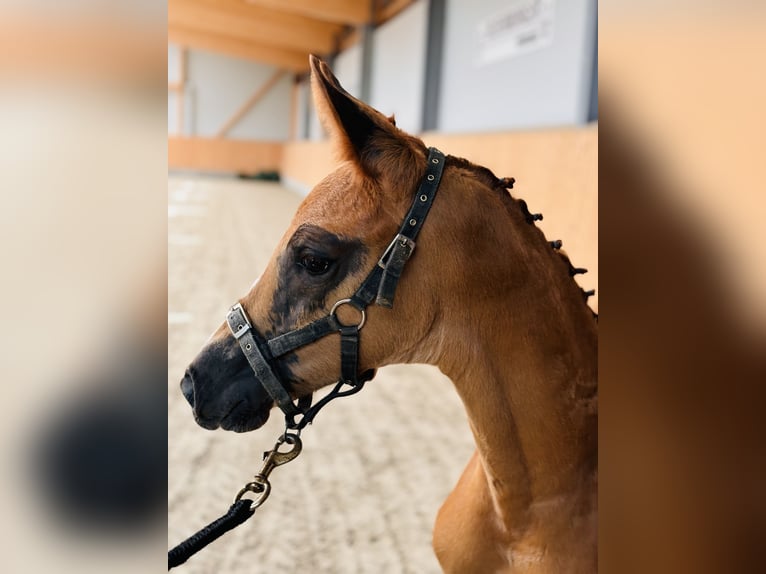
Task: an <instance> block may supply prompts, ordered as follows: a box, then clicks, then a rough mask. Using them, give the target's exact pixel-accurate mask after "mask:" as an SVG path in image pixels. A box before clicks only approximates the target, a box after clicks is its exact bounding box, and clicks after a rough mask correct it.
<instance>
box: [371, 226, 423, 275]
mask: <svg viewBox="0 0 766 574" xmlns="http://www.w3.org/2000/svg"><path fill="white" fill-rule="evenodd" d="M397 243H398V245H397ZM394 249H400V250H402V251H403V252H404V255H405V257H404V259H405V260H407V259H409V258H410V255H412V252H413V251H414V250H415V242H414V241H413V240H412V239H410V238H409V237H407V236H406V235H402V234H401V233H397V234H396V237H394V239H393V241H391V243H389V244H388V247H386V250H385V251H384V252H383V255H381V256H380V259H378V267H380V268H381V269H385V268H386V266H387V265H388V261H389V259H390V258H391V253H392V252H393V251H394Z"/></svg>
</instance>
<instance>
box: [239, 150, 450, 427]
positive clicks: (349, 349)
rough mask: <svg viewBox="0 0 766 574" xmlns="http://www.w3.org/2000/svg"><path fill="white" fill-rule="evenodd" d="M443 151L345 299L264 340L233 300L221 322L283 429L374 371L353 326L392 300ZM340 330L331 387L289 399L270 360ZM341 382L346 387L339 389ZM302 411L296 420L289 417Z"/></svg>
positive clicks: (434, 154) (356, 387) (433, 157)
mask: <svg viewBox="0 0 766 574" xmlns="http://www.w3.org/2000/svg"><path fill="white" fill-rule="evenodd" d="M444 160H445V157H444V154H443V153H442V152H440V151H439V150H438V149H436V148H429V153H428V166H427V168H426V174H425V176H424V177H423V180H422V181H421V183H420V187H419V188H418V191H417V193H416V194H415V198H414V200H413V202H412V206H411V207H410V210H409V212H408V213H407V216H406V217H405V218H404V221H403V222H402V225H401V226H400V227H399V233H397V234H396V237H394V239H393V241H391V244H390V245H389V246H388V248H386V250H385V251H384V252H383V255H382V256H381V257H380V259H379V260H378V263H377V265H375V267H374V268H373V270H372V271H370V273H369V275H367V278H366V279H365V280H364V281H363V282H362V284H361V286H360V287H359V289H357V290H356V292H355V293H354V294H353V295H352V296H351V297H350V298H348V299H341V300H339V301H337V302H336V303H335V304H334V305H333V306H332V309H331V310H330V313H329V314H328V315H326V316H324V317H322V318H321V319H317V320H316V321H313V322H311V323H309V324H308V325H306V326H305V327H301V328H300V329H295V330H293V331H289V332H287V333H284V334H283V335H278V336H276V337H274V338H272V339H269V340H263V339H262V338H261V337H260V336H258V334H257V333H256V331H255V329H253V326H252V325H251V323H250V320H249V319H248V317H247V314H246V313H245V310H244V309H243V308H242V305H241V304H240V303H237V304H236V305H234V306H233V307H232V308H231V309H230V310H229V313H228V315H226V322H227V323H228V325H229V329H231V332H232V334H233V335H234V338H235V339H237V341H238V342H239V345H240V347H242V351H243V352H244V354H245V357H246V358H247V361H248V363H250V366H251V367H252V369H253V371H254V372H255V376H256V377H257V378H258V380H259V381H261V383H262V384H263V387H264V388H265V389H266V392H267V393H269V395H270V396H271V398H272V399H274V402H275V403H276V404H277V405H278V406H279V408H280V409H282V412H284V413H285V421H286V424H287V428H289V429H302V428H303V427H305V426H306V425H307V424H309V423H310V422H311V421H312V420H313V419H314V416H316V414H317V412H318V411H319V409H321V408H322V407H323V406H324V405H325V404H327V403H328V402H329V401H330V400H332V399H334V398H336V397H340V396H347V395H351V394H354V393H356V392H359V391H360V390H361V389H362V387H363V386H364V383H366V382H367V381H369V380H370V379H371V378H372V377H373V376H374V371H365V372H364V373H362V374H359V372H358V370H359V365H358V363H359V331H361V329H362V327H364V324H365V321H366V319H367V315H366V312H365V310H366V309H367V307H368V306H369V305H371V304H372V302H373V301H375V304H376V305H380V306H381V307H387V308H389V309H390V308H391V307H393V305H394V295H395V292H396V286H397V284H398V282H399V278H400V277H401V274H402V271H403V270H404V265H405V263H407V261H408V260H409V258H410V256H411V255H412V252H413V250H414V249H415V238H416V237H417V235H418V232H419V231H420V228H421V227H422V226H423V222H424V221H425V219H426V216H427V215H428V211H429V210H430V209H431V204H432V203H433V200H434V197H435V195H436V191H437V190H438V189H439V182H440V181H441V176H442V171H443V170H444ZM343 305H350V306H351V307H353V308H354V309H356V310H357V311H359V313H360V314H361V318H360V319H359V323H358V324H356V325H343V324H342V323H341V322H340V321H339V320H338V317H337V311H338V309H339V308H340V307H342V306H343ZM336 332H338V333H340V340H341V343H340V359H341V378H340V380H339V381H338V383H337V384H336V385H335V388H334V389H333V390H332V391H331V392H330V393H329V394H328V395H327V396H325V397H324V398H323V399H322V400H321V401H319V402H318V403H317V404H316V405H314V406H313V407H312V406H311V395H309V396H307V397H303V398H301V399H300V400H299V401H298V402H297V404H296V403H293V401H292V399H291V398H290V395H289V394H288V392H287V390H286V389H285V386H284V385H283V384H282V382H281V381H280V379H279V376H278V375H277V373H276V372H275V370H274V366H273V363H274V360H275V359H277V358H278V357H281V356H283V355H286V354H287V353H289V352H291V351H294V350H295V349H298V348H300V347H303V346H305V345H308V344H309V343H313V342H314V341H316V340H318V339H321V338H322V337H325V336H327V335H329V334H331V333H336ZM344 385H348V386H350V387H351V388H350V389H348V390H346V391H343V390H342V388H343V386H344ZM298 415H302V417H301V419H300V420H299V421H297V422H296V420H295V417H297V416H298Z"/></svg>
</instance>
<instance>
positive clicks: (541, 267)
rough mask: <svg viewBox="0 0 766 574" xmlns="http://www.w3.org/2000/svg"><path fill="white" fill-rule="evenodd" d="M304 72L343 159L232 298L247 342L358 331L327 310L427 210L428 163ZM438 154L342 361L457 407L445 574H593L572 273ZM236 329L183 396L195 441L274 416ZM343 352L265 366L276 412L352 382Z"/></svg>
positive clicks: (499, 186) (590, 373) (401, 137)
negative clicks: (462, 447) (399, 374)
mask: <svg viewBox="0 0 766 574" xmlns="http://www.w3.org/2000/svg"><path fill="white" fill-rule="evenodd" d="M311 70H312V88H313V95H314V100H315V103H316V107H317V110H318V113H319V115H320V118H321V120H322V122H323V124H324V126H325V128H326V129H327V130H328V131H329V132H330V135H331V137H332V138H333V140H334V142H335V143H336V144H337V147H338V149H339V152H340V157H341V159H342V160H343V162H342V163H341V165H340V167H339V168H338V169H337V170H336V171H334V172H333V173H331V174H330V175H329V176H327V177H326V178H325V179H324V180H323V181H322V182H321V183H319V184H318V185H317V186H316V187H315V188H314V190H313V191H312V192H311V193H310V194H309V195H308V197H307V198H306V199H305V201H304V202H303V203H302V204H301V206H300V207H299V209H298V211H297V213H296V215H295V217H294V219H293V222H292V224H291V226H290V228H289V229H288V230H287V232H286V233H285V235H284V237H283V239H282V241H281V242H280V244H279V245H278V246H277V249H276V252H275V254H274V256H273V257H272V259H271V261H270V263H269V264H268V266H267V268H266V270H265V272H264V273H263V275H262V276H261V277H260V279H259V280H258V281H257V282H256V283H255V284H254V285H253V287H252V289H251V290H250V292H249V293H248V294H247V295H245V296H244V297H243V298H242V299H241V300H240V301H239V303H240V304H241V312H242V313H243V314H244V316H245V317H249V319H250V321H251V322H252V331H253V332H254V333H257V334H259V335H260V336H261V337H264V338H266V339H271V340H272V341H273V338H274V337H276V336H279V335H281V334H284V333H286V332H289V331H292V330H295V329H300V328H302V327H304V326H306V325H308V324H311V323H312V322H319V320H320V318H327V317H328V314H329V316H330V317H333V318H335V319H334V320H336V321H337V322H336V323H334V324H335V325H336V326H337V325H338V324H343V325H348V324H351V325H357V324H358V323H359V322H360V320H361V315H360V311H358V310H355V309H354V307H357V309H358V308H359V306H357V305H351V304H344V305H342V306H340V308H338V309H337V311H335V312H334V313H331V312H330V309H331V307H333V304H334V303H336V302H338V301H341V300H343V299H345V298H348V297H350V296H351V294H352V293H354V292H355V291H356V290H357V289H358V288H359V286H360V284H362V282H363V281H364V280H365V278H366V277H367V276H368V274H370V273H371V270H375V268H376V265H377V264H378V262H379V259H380V257H381V254H383V253H384V252H387V248H389V245H390V244H391V239H392V237H394V236H395V235H396V234H397V230H398V229H399V227H400V225H401V224H402V221H403V220H405V222H406V218H405V214H407V213H408V210H409V209H410V206H411V205H412V204H413V202H415V203H417V199H418V197H423V196H422V195H421V196H419V195H418V194H420V193H421V192H420V191H416V190H419V186H420V185H421V181H422V180H424V179H425V176H426V174H430V173H431V172H429V171H427V169H430V168H429V165H428V163H429V162H430V161H433V160H432V159H429V157H433V156H429V150H428V149H427V148H426V146H425V145H424V144H423V142H421V141H420V140H419V139H417V138H415V137H413V136H410V135H408V134H406V133H404V132H402V131H401V130H399V129H398V128H396V127H395V125H394V122H393V120H390V119H388V118H386V117H385V116H383V115H382V114H380V113H379V112H377V111H376V110H374V109H372V108H370V107H369V106H367V105H366V104H364V103H362V102H360V101H358V100H356V99H355V98H353V97H352V96H350V95H349V94H348V93H347V92H345V90H343V88H341V86H340V84H339V83H338V81H337V79H336V78H335V77H334V76H333V75H332V73H331V72H330V70H329V68H328V67H327V66H326V65H325V64H324V63H323V62H321V61H320V60H318V59H317V58H314V57H313V56H312V58H311ZM439 157H441V158H442V161H443V163H444V165H443V172H440V174H441V182H440V183H438V181H437V183H438V194H437V195H436V196H435V198H433V203H432V208H431V210H430V213H429V215H428V219H427V220H426V221H425V222H424V223H423V227H422V231H421V232H420V234H419V236H418V237H417V242H416V245H417V249H416V250H415V251H414V253H412V257H411V258H410V259H409V261H408V262H407V266H406V267H405V268H404V271H403V274H402V276H401V281H400V282H398V288H397V290H396V300H395V304H393V306H392V307H391V308H388V307H389V305H386V304H381V303H380V300H378V305H375V304H372V305H370V306H369V307H368V308H367V309H366V321H365V324H364V326H363V329H362V328H361V327H360V329H359V331H358V333H357V336H358V358H357V360H358V364H357V363H354V364H355V365H357V369H358V372H359V373H365V378H366V377H369V376H370V375H371V374H372V373H374V369H376V368H377V367H380V366H383V365H388V364H393V363H430V364H432V365H437V366H438V367H439V368H440V369H441V371H442V372H444V373H445V374H446V375H447V376H448V377H449V378H450V379H452V381H453V382H454V385H455V388H456V390H457V392H458V394H459V395H460V398H461V399H462V401H463V403H464V404H465V408H466V411H467V414H468V418H469V420H470V426H471V430H472V432H473V434H474V438H475V441H476V452H475V454H474V456H473V458H472V459H471V461H470V462H469V463H468V466H467V468H466V469H465V471H464V473H463V475H462V477H461V478H460V480H459V482H458V484H457V486H456V487H455V489H454V491H453V492H452V493H451V494H450V496H449V497H448V499H447V500H446V502H445V503H444V505H443V507H442V509H441V510H440V512H439V515H438V517H437V520H436V525H435V528H434V537H433V544H434V550H435V551H436V555H437V557H438V559H439V561H440V563H441V566H442V568H443V569H444V571H445V572H459V573H466V572H477V573H486V572H529V573H532V572H534V573H561V572H578V573H584V572H595V571H596V569H597V559H596V534H597V528H596V499H597V497H596V493H597V411H598V407H597V396H598V391H597V382H596V377H597V366H596V365H597V328H596V321H595V320H594V316H593V314H592V312H591V310H590V309H589V308H588V306H587V305H586V303H585V302H584V297H583V292H582V290H581V289H580V288H579V287H578V286H577V284H576V283H575V281H574V280H573V279H572V275H573V274H574V273H576V272H578V271H580V270H577V269H574V268H573V267H572V266H571V265H570V264H569V261H568V259H567V258H566V256H565V255H563V254H562V253H561V252H559V251H558V250H556V249H555V247H556V246H554V247H552V246H551V243H549V242H548V241H547V240H546V239H545V237H544V235H543V233H542V232H541V231H540V230H539V229H538V228H537V227H535V225H534V216H531V215H530V214H529V212H528V211H527V209H526V205H525V204H524V203H523V202H522V201H519V200H515V199H513V198H512V197H511V195H510V194H509V193H508V191H507V189H506V188H507V187H509V186H510V185H512V181H511V180H498V179H497V178H496V177H495V176H494V175H493V174H492V173H491V172H490V171H489V170H487V169H486V168H482V167H478V166H475V165H473V164H471V163H469V162H468V161H466V160H462V159H458V158H454V157H451V156H447V158H446V161H444V157H443V156H439ZM434 163H436V162H434ZM429 177H430V176H429ZM421 189H422V188H421ZM424 201H425V200H424ZM410 221H412V220H410ZM388 255H389V256H391V252H390V251H389V252H388ZM407 256H409V253H408V254H407ZM585 299H587V297H586V298H585ZM389 303H391V301H389ZM336 315H337V317H336ZM236 322H237V321H235V323H236ZM236 330H237V325H236V324H232V323H231V320H230V322H229V324H227V323H224V324H223V325H221V327H220V328H219V329H218V330H217V331H216V333H214V335H213V337H212V338H211V340H210V341H209V342H208V343H207V345H206V346H205V347H204V348H203V349H202V351H201V352H200V354H199V355H198V356H197V358H196V359H195V360H194V361H193V362H192V364H191V365H190V366H189V369H188V370H187V373H186V375H185V377H184V380H183V381H182V383H181V386H182V389H183V392H184V395H185V396H186V397H187V399H188V400H189V402H190V403H191V404H192V406H193V408H194V416H195V417H196V420H197V422H198V423H199V424H200V425H202V426H204V427H206V428H211V429H213V428H217V427H219V426H221V427H223V428H225V429H229V430H234V431H238V432H244V431H249V430H253V429H256V428H258V427H260V426H261V425H263V423H264V422H265V421H266V419H267V418H268V417H269V412H270V410H271V409H272V407H273V406H274V404H275V399H276V400H277V402H279V403H280V406H281V407H283V410H284V404H283V403H284V401H282V400H280V399H279V396H275V394H274V392H272V391H269V392H267V390H266V388H265V387H268V386H269V384H268V382H267V381H265V380H264V379H265V378H266V375H265V374H264V371H262V370H261V371H259V370H257V369H256V371H257V373H258V374H257V375H256V379H258V381H260V383H261V384H258V383H257V382H254V380H253V370H252V369H251V367H250V365H249V364H248V361H250V360H251V359H250V357H248V358H247V359H246V358H245V354H244V353H243V351H244V348H245V346H244V344H242V349H240V346H239V344H240V342H241V341H239V338H240V337H241V334H238V337H237V338H236V339H235V337H234V336H233V334H232V332H233V331H236ZM325 334H326V333H325ZM272 341H269V344H271V342H272ZM340 341H341V336H340V334H338V333H337V332H333V333H331V334H327V336H321V337H319V338H317V339H315V340H314V339H312V340H311V341H310V342H308V343H304V344H303V345H302V346H300V347H299V348H297V349H293V350H290V351H288V352H287V353H286V354H283V355H281V356H276V355H275V356H274V357H270V358H268V359H265V361H266V363H267V366H266V367H264V368H265V369H266V371H268V372H269V373H271V374H273V375H275V380H279V381H280V384H281V385H283V386H284V388H285V389H286V393H285V394H283V395H282V398H291V399H296V398H302V397H303V398H304V403H303V405H305V398H306V397H308V396H310V395H311V394H312V393H314V391H316V390H318V389H319V388H321V387H323V386H326V385H328V384H330V383H332V382H333V381H337V380H338V377H339V373H340V372H341V370H342V369H343V372H344V375H343V376H344V377H346V374H345V373H346V372H347V369H348V365H343V366H342V365H341V361H340V359H339V357H340V354H339V351H338V350H339V348H340V346H341V342H340ZM248 345H249V344H248ZM258 345H260V344H258ZM344 345H345V343H344ZM248 348H250V347H249V346H248ZM355 354H356V352H355ZM343 362H344V363H346V361H345V359H344V361H343ZM355 376H356V372H355V373H354V377H355ZM272 397H275V398H272ZM288 404H290V403H289V402H288Z"/></svg>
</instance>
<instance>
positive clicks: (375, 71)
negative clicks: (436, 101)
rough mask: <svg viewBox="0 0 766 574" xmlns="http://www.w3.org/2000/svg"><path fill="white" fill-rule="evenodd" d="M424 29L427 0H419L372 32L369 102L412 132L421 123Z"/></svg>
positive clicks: (425, 36)
mask: <svg viewBox="0 0 766 574" xmlns="http://www.w3.org/2000/svg"><path fill="white" fill-rule="evenodd" d="M427 32H428V0H419V1H418V2H415V3H414V4H412V6H410V7H408V8H407V9H406V10H404V11H403V12H401V13H399V14H398V15H397V16H396V17H395V18H393V19H391V20H389V21H388V22H386V23H385V24H384V25H383V26H381V27H379V28H377V29H376V30H375V32H374V34H373V42H372V76H371V80H370V102H369V103H370V105H372V107H374V108H375V109H377V110H380V111H381V112H383V113H384V114H385V115H387V116H390V115H391V114H394V115H395V116H396V125H397V126H398V127H400V128H401V129H403V130H405V131H408V132H411V133H420V132H421V131H422V127H423V92H424V90H425V73H426V42H427V35H428V34H427Z"/></svg>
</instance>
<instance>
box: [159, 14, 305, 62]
mask: <svg viewBox="0 0 766 574" xmlns="http://www.w3.org/2000/svg"><path fill="white" fill-rule="evenodd" d="M168 41H169V42H172V43H175V44H178V45H180V46H186V47H189V48H196V49H198V50H205V51H209V52H216V53H219V54H227V55H229V56H236V57H239V58H245V59H248V60H256V61H258V62H263V63H266V64H271V65H274V66H277V67H278V68H285V69H287V70H290V71H292V72H296V73H302V72H305V71H307V70H308V68H309V60H308V56H307V55H306V54H305V53H304V52H299V51H296V50H287V49H284V48H277V47H275V46H271V45H269V44H264V43H260V42H255V41H250V40H242V39H239V38H232V37H231V36H225V35H222V34H215V33H212V32H209V31H206V30H197V29H193V28H185V27H182V26H176V25H169V26H168Z"/></svg>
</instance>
